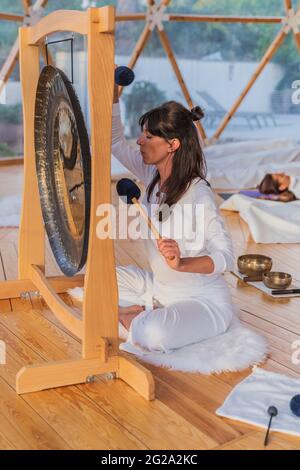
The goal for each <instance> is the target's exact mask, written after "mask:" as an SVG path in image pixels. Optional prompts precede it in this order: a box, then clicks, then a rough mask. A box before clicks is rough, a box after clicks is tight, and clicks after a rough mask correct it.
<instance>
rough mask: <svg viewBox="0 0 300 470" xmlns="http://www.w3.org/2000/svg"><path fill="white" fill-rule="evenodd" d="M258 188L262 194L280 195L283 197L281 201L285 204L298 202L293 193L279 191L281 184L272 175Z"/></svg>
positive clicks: (264, 179) (267, 175)
mask: <svg viewBox="0 0 300 470" xmlns="http://www.w3.org/2000/svg"><path fill="white" fill-rule="evenodd" d="M257 188H258V190H259V191H260V192H261V193H262V194H280V195H281V196H282V198H281V200H282V201H284V202H290V201H295V200H296V196H295V194H294V193H292V191H288V190H284V191H281V190H280V189H279V182H278V181H276V180H275V179H274V178H273V176H272V175H271V174H270V173H268V174H266V176H265V177H264V178H263V180H262V181H261V182H260V184H259V185H258V187H257Z"/></svg>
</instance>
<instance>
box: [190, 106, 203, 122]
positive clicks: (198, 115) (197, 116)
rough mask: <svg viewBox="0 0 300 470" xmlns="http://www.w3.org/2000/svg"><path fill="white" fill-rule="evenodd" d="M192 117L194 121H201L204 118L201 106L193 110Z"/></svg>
mask: <svg viewBox="0 0 300 470" xmlns="http://www.w3.org/2000/svg"><path fill="white" fill-rule="evenodd" d="M191 117H192V120H193V121H200V120H201V119H202V118H203V117H204V112H203V111H202V109H201V108H200V106H195V107H194V108H192V109H191Z"/></svg>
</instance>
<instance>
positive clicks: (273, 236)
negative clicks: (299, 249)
mask: <svg viewBox="0 0 300 470" xmlns="http://www.w3.org/2000/svg"><path fill="white" fill-rule="evenodd" d="M220 208H221V209H225V210H229V211H237V212H239V213H240V216H241V218H242V219H243V220H244V221H245V222H246V223H247V224H248V226H249V230H250V232H251V235H252V238H253V240H254V241H255V242H256V243H299V242H300V201H293V202H288V203H283V202H276V201H266V200H264V199H263V200H261V199H254V198H252V197H249V196H244V195H243V194H234V195H233V196H231V197H230V198H229V199H227V200H226V201H224V202H223V203H222V205H221V206H220Z"/></svg>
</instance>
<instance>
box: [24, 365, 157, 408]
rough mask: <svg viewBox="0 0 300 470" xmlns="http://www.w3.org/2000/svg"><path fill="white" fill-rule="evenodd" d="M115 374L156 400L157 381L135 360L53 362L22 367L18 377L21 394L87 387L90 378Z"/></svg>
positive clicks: (147, 396) (144, 395)
mask: <svg viewBox="0 0 300 470" xmlns="http://www.w3.org/2000/svg"><path fill="white" fill-rule="evenodd" d="M107 373H113V374H116V377H117V378H119V379H122V380H123V381H124V382H126V383H127V384H128V385H130V386H131V387H132V388H133V389H134V390H136V391H137V392H138V393H139V394H140V395H141V396H142V397H144V398H145V399H146V400H154V398H155V397H154V388H155V387H154V380H153V377H152V374H151V372H149V371H148V370H147V369H145V368H144V367H143V366H141V365H140V364H138V363H137V362H136V361H134V360H132V359H127V358H125V357H122V356H114V357H110V358H109V359H108V361H107V362H101V359H100V358H96V359H79V360H66V361H59V362H51V363H48V364H41V365H33V366H26V367H22V369H20V370H19V372H18V373H17V376H16V392H17V393H18V394H23V393H30V392H37V391H41V390H46V389H49V388H55V387H63V386H66V385H75V384H80V383H85V382H87V381H88V379H89V377H92V376H94V375H99V374H107Z"/></svg>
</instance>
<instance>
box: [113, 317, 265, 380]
mask: <svg viewBox="0 0 300 470" xmlns="http://www.w3.org/2000/svg"><path fill="white" fill-rule="evenodd" d="M120 349H121V350H122V351H126V352H129V353H131V354H134V355H136V356H137V357H139V359H141V360H142V361H144V362H148V363H150V364H153V365H156V366H161V367H165V368H168V369H170V370H178V371H183V372H194V373H195V372H198V373H201V374H207V375H208V374H214V373H215V374H220V373H222V372H236V371H240V370H243V369H246V368H247V367H250V366H251V365H254V364H260V363H262V362H263V361H264V360H265V359H266V357H267V351H268V347H267V342H266V340H265V338H264V337H262V336H260V335H259V334H257V333H256V332H254V331H252V330H250V329H248V328H246V327H244V326H242V325H241V323H240V321H239V320H238V319H235V320H234V321H233V323H232V325H231V326H230V328H229V329H228V330H227V332H226V333H224V334H222V335H218V336H216V337H214V338H210V339H207V340H205V341H202V342H201V343H195V344H191V345H189V346H185V347H184V348H180V349H177V350H174V351H172V352H171V353H168V354H166V353H149V352H145V350H143V349H141V348H139V347H137V346H133V345H131V344H130V343H121V344H120Z"/></svg>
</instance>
